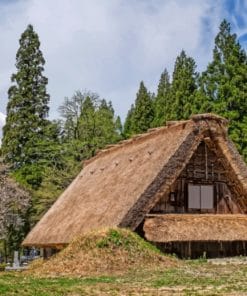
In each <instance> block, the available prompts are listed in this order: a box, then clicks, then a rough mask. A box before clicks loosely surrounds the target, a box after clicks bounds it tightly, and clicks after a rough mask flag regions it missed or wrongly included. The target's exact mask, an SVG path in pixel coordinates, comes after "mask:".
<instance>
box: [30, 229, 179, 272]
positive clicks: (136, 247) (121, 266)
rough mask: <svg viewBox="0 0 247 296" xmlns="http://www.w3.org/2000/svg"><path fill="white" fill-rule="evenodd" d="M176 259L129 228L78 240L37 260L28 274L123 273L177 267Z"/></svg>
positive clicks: (102, 232) (92, 234)
mask: <svg viewBox="0 0 247 296" xmlns="http://www.w3.org/2000/svg"><path fill="white" fill-rule="evenodd" d="M176 265H177V260H176V259H175V258H171V257H168V256H165V255H164V254H162V253H160V251H159V250H158V249H156V248H155V247H154V246H153V245H151V244H150V243H147V242H146V241H145V240H143V239H142V238H140V237H139V236H138V235H137V234H135V233H133V232H131V231H129V230H126V229H118V228H111V229H104V230H100V231H94V232H90V233H88V234H86V235H83V236H80V237H77V238H76V239H75V240H74V241H72V243H71V244H69V245H68V246H67V247H66V248H65V249H64V250H62V251H61V252H60V253H58V254H57V255H55V256H53V257H51V258H50V259H49V260H47V261H43V260H42V261H41V260H38V261H37V262H34V263H33V264H32V265H31V266H30V270H29V271H28V273H31V274H32V275H33V274H34V275H36V276H88V275H113V274H124V273H126V272H128V271H130V270H135V269H148V268H150V267H157V268H166V267H170V266H176Z"/></svg>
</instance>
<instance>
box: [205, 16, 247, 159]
mask: <svg viewBox="0 0 247 296" xmlns="http://www.w3.org/2000/svg"><path fill="white" fill-rule="evenodd" d="M200 94H201V97H206V98H207V99H208V103H207V104H206V105H204V106H203V105H202V108H201V111H202V112H205V111H212V112H215V113H218V114H220V115H222V116H224V117H226V118H228V119H229V120H230V127H229V134H230V136H231V138H232V139H233V140H234V142H235V143H236V145H237V147H238V149H239V151H240V152H241V153H243V154H244V156H245V158H246V159H247V58H246V53H245V51H244V50H243V49H242V48H241V46H240V44H239V42H238V41H237V36H236V34H232V33H231V27H230V24H229V23H228V22H227V21H226V20H223V22H222V23H221V25H220V28H219V33H218V34H217V36H216V38H215V47H214V50H213V61H212V62H211V63H210V64H209V65H208V67H207V70H206V71H205V72H204V73H202V77H201V82H200Z"/></svg>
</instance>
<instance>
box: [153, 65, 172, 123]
mask: <svg viewBox="0 0 247 296" xmlns="http://www.w3.org/2000/svg"><path fill="white" fill-rule="evenodd" d="M170 87H171V84H170V78H169V74H168V71H167V70H166V69H165V70H164V72H163V73H162V74H161V77H160V81H159V85H158V91H157V96H156V98H155V100H154V121H153V126H160V125H163V124H164V123H165V122H166V120H169V119H170V114H169V111H170V107H171V102H170Z"/></svg>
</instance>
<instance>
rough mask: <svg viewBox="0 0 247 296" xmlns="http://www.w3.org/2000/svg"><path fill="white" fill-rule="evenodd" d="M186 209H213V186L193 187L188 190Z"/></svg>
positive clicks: (190, 186) (191, 185) (190, 185)
mask: <svg viewBox="0 0 247 296" xmlns="http://www.w3.org/2000/svg"><path fill="white" fill-rule="evenodd" d="M188 208H189V209H202V210H209V209H213V208H214V188H213V185H193V184H189V188H188Z"/></svg>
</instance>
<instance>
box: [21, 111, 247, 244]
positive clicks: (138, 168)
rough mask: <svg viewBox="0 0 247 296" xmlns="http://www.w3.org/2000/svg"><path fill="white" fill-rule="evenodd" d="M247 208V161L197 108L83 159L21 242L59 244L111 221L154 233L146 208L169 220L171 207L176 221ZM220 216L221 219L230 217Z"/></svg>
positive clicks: (219, 125)
mask: <svg viewBox="0 0 247 296" xmlns="http://www.w3.org/2000/svg"><path fill="white" fill-rule="evenodd" d="M246 212H247V167H246V165H245V163H244V161H243V160H242V158H241V156H240V155H239V153H238V152H237V150H236V148H235V147H234V145H233V143H232V142H231V140H230V139H229V138H228V136H227V120H226V119H224V118H222V117H220V116H217V115H213V114H201V115H195V116H192V118H191V119H190V120H186V121H180V122H176V121H175V122H174V121H173V122H168V123H167V125H166V126H164V127H160V128H156V129H151V130H150V131H148V132H147V133H145V134H141V135H137V136H135V137H133V138H131V139H129V140H125V141H122V142H120V143H119V144H117V145H113V146H110V147H108V148H107V149H104V150H102V151H100V152H99V153H98V154H97V155H96V156H95V157H93V158H91V159H90V160H88V161H87V162H86V163H85V165H84V168H83V170H82V171H81V173H80V174H79V175H78V176H77V178H76V179H75V180H74V181H73V182H72V183H71V185H70V186H69V187H68V188H67V189H66V190H65V192H64V193H63V194H62V195H61V196H60V197H59V199H58V200H57V201H56V202H55V204H54V205H53V206H52V207H51V208H50V210H49V211H48V212H47V213H46V214H45V215H44V217H43V218H42V219H41V220H40V222H39V223H38V224H37V225H36V226H35V227H34V228H33V230H32V231H31V232H30V233H29V234H28V236H27V237H26V239H25V240H24V242H23V245H24V246H37V247H52V248H62V247H63V246H65V245H67V244H68V243H69V242H70V241H71V240H72V239H73V238H74V237H75V236H76V235H78V234H81V233H85V232H87V231H89V230H91V229H97V228H102V227H113V226H120V227H127V228H130V229H131V230H134V231H138V232H139V233H143V234H144V235H145V236H146V238H151V237H152V235H153V234H152V235H151V234H150V233H149V230H150V228H148V227H147V224H145V223H148V219H149V218H148V217H147V215H148V214H159V215H163V217H162V221H165V220H166V218H167V219H168V222H167V223H168V224H169V221H170V220H169V219H170V218H168V217H169V215H167V214H169V213H173V214H174V215H175V216H174V221H176V215H177V216H179V217H178V219H180V216H181V215H182V214H194V215H196V214H198V215H199V214H210V216H208V219H209V220H210V219H212V218H210V217H211V215H217V216H218V215H220V214H225V215H232V216H231V221H233V220H234V219H235V218H234V217H235V214H245V213H246ZM205 217H207V216H205ZM184 219H185V218H184ZM188 219H189V216H188ZM205 219H207V218H205ZM146 220H147V222H145V221H146ZM178 221H179V220H178ZM218 221H221V222H220V225H223V224H227V222H226V221H228V220H224V221H222V220H218ZM236 221H238V220H237V216H236ZM164 223H165V222H164ZM236 223H237V222H236ZM143 225H144V228H143ZM174 225H175V224H174ZM240 226H241V227H240ZM242 226H243V224H241V225H240V224H239V227H236V228H235V234H234V237H232V239H233V240H236V239H238V240H243V238H244V237H245V236H243V228H242ZM188 227H190V224H188ZM214 227H215V226H214ZM240 228H241V231H240ZM174 229H176V226H174ZM207 229H208V231H211V232H214V228H211V229H210V227H208V228H207ZM226 229H228V228H226ZM157 231H158V228H157ZM152 232H153V229H152ZM218 234H220V235H219V236H217V227H216V228H215V236H213V239H214V240H217V241H218V240H221V237H222V233H218ZM229 235H230V234H229ZM157 236H159V235H158V234H157ZM162 237H163V236H162ZM174 237H176V235H175V234H174V236H173V238H174ZM202 237H205V240H207V235H205V233H203V234H200V235H199V234H196V233H195V238H194V240H195V241H197V238H200V239H199V240H201V238H202ZM167 240H168V238H164V242H167ZM183 240H184V239H183V237H182V236H181V239H179V237H177V238H176V241H183Z"/></svg>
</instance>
